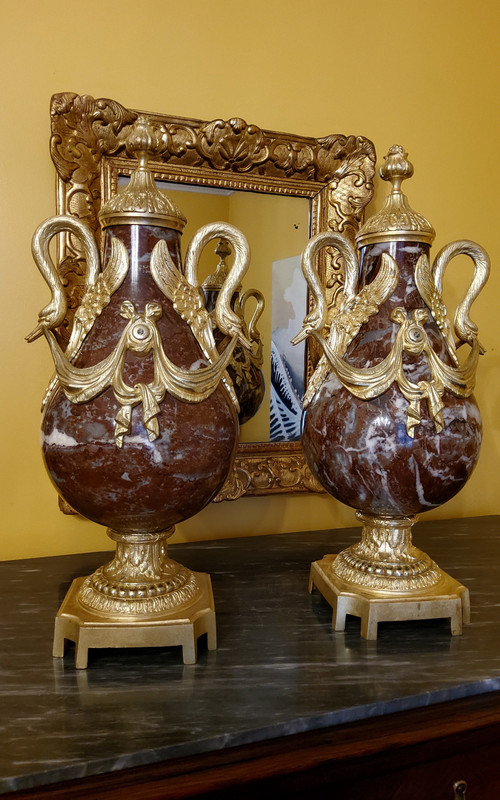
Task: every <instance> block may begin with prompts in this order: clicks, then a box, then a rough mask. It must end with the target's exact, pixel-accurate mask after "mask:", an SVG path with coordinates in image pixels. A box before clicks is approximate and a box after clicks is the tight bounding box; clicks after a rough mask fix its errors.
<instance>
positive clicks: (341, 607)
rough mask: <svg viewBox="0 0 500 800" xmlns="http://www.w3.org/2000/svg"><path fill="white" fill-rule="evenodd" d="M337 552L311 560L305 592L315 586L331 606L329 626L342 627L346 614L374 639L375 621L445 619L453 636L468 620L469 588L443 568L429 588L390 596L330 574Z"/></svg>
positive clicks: (343, 626)
mask: <svg viewBox="0 0 500 800" xmlns="http://www.w3.org/2000/svg"><path fill="white" fill-rule="evenodd" d="M336 558H337V555H327V556H324V558H322V559H321V560H320V561H313V563H312V564H311V573H310V576H309V592H312V590H313V589H314V588H315V587H316V589H318V591H319V592H320V594H322V595H323V597H324V598H325V600H326V601H327V602H328V603H329V604H330V605H331V607H332V609H333V615H332V627H333V628H334V630H336V631H343V630H345V619H346V616H347V614H352V615H353V616H354V617H361V636H363V638H365V639H376V638H377V634H378V623H379V622H391V621H403V620H411V619H446V618H448V617H449V619H450V623H451V632H452V634H453V635H457V634H461V633H462V622H464V623H468V622H470V602H469V590H468V589H467V588H466V587H465V586H463V585H462V584H461V583H459V582H458V581H456V580H455V579H454V578H452V577H451V576H450V575H448V574H447V573H446V572H443V570H439V572H440V575H441V577H440V580H439V581H438V582H437V583H436V584H434V586H431V587H430V588H429V589H419V590H416V591H413V592H411V593H408V594H407V595H406V594H402V593H401V594H396V593H395V592H394V593H393V594H392V595H389V593H388V592H386V593H381V592H380V593H378V592H369V591H367V590H366V589H362V588H361V587H360V588H358V587H356V586H355V585H353V584H352V583H348V582H347V581H344V580H342V579H341V578H337V576H336V575H334V574H333V573H332V566H333V562H334V561H335V559H336Z"/></svg>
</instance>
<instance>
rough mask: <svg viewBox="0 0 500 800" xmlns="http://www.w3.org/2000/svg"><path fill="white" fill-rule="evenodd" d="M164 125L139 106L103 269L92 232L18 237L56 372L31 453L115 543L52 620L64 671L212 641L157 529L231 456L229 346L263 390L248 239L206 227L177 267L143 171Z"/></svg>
mask: <svg viewBox="0 0 500 800" xmlns="http://www.w3.org/2000/svg"><path fill="white" fill-rule="evenodd" d="M163 134H164V131H163V130H162V128H161V126H157V127H156V128H154V127H153V126H152V125H151V124H150V123H149V122H148V121H147V120H146V119H145V118H139V119H138V120H137V122H136V123H135V125H134V126H133V129H132V132H131V133H130V135H129V137H128V139H127V143H126V146H127V150H128V152H129V154H135V156H136V157H137V159H138V166H137V169H136V170H135V172H134V173H133V174H132V177H131V179H130V182H129V184H128V185H127V186H126V187H125V189H123V190H122V191H120V192H118V194H117V195H115V196H114V197H112V198H111V200H110V201H108V202H107V203H106V204H105V205H104V206H103V208H102V210H101V212H100V215H99V218H100V223H101V226H102V229H103V269H102V271H101V268H100V259H99V254H98V250H97V245H96V243H95V241H94V238H93V236H92V235H91V233H90V232H89V231H88V229H87V228H86V227H85V226H84V225H83V224H82V223H80V222H79V221H78V220H76V219H74V218H72V217H64V216H63V217H54V218H52V219H50V220H47V221H46V222H45V223H43V224H42V225H41V226H40V227H39V229H38V230H37V232H36V234H35V236H34V239H33V248H32V249H33V255H34V258H35V261H36V263H37V265H38V267H39V269H40V271H41V272H42V274H43V276H44V277H45V279H46V280H47V283H48V284H49V286H50V288H51V289H52V300H51V302H50V303H49V305H48V306H46V307H45V308H44V309H43V310H42V311H41V313H40V317H39V324H38V325H37V327H36V328H35V330H34V331H33V332H32V333H31V334H30V335H29V336H28V337H27V338H28V340H29V341H32V340H33V339H35V338H37V337H38V336H39V335H40V334H42V333H43V334H44V335H45V337H46V339H47V341H48V344H49V346H50V349H51V352H52V356H53V359H54V364H55V368H56V374H55V377H54V379H53V380H52V382H51V384H50V386H49V389H48V391H47V394H46V397H45V400H44V413H43V421H42V449H43V455H44V459H45V464H46V467H47V470H48V473H49V475H50V477H51V479H52V481H53V483H54V485H55V486H56V489H57V491H58V492H59V494H60V495H61V496H62V497H63V498H64V500H65V501H66V502H67V503H68V504H69V505H70V506H71V507H72V508H73V509H74V510H75V511H76V512H78V513H80V514H82V515H83V516H84V517H87V518H88V519H90V520H93V521H95V522H98V523H100V524H101V525H106V526H107V527H108V529H109V530H108V533H109V535H110V536H111V538H112V539H113V540H115V541H116V542H117V547H116V554H115V557H114V559H113V560H112V561H111V563H109V564H107V565H106V566H103V567H101V568H100V569H98V570H97V571H96V572H95V573H94V574H93V575H91V576H89V577H87V578H82V579H78V580H77V581H75V582H74V584H73V586H72V587H71V589H70V591H69V592H68V595H67V596H66V599H65V601H64V603H63V606H62V607H61V609H60V611H59V614H58V616H57V618H56V631H55V638H54V655H56V656H62V655H63V651H64V640H65V639H70V640H73V641H75V643H76V646H77V652H76V665H77V667H85V666H86V665H87V652H88V648H89V647H113V646H116V647H118V646H154V645H156V646H161V645H171V644H177V645H182V646H183V648H184V650H183V653H184V661H185V662H193V661H195V660H196V642H197V639H198V637H199V636H200V635H201V634H202V633H207V634H208V645H209V648H214V647H215V611H214V604H213V597H212V591H211V586H210V579H209V576H208V575H205V574H203V573H193V572H191V570H189V569H187V568H185V567H183V566H181V565H179V564H177V563H176V562H174V561H172V560H171V559H170V558H169V557H168V555H167V547H166V541H167V539H168V537H169V536H170V535H171V534H172V532H173V529H174V526H175V525H176V523H178V522H180V521H181V520H184V519H186V518H189V517H191V516H193V515H194V514H196V513H197V512H199V511H200V510H201V509H202V508H204V507H205V506H206V505H207V504H208V503H210V501H211V500H213V498H214V497H215V496H216V495H217V493H218V492H219V490H220V489H221V488H222V486H223V484H224V482H225V480H226V478H227V476H228V474H229V471H230V469H231V467H232V463H233V458H234V455H235V450H236V447H237V443H238V431H239V423H238V411H239V402H238V397H237V392H236V390H235V385H234V384H233V381H232V380H231V378H230V376H229V373H228V369H229V367H230V365H231V363H232V360H233V359H234V358H235V356H236V357H237V359H238V362H239V363H241V362H242V361H244V360H245V359H244V356H243V353H245V352H246V351H248V352H249V354H250V355H249V357H248V359H247V362H248V363H250V362H251V366H252V367H253V372H252V373H251V375H250V380H252V378H255V381H256V387H257V390H258V392H260V396H261V394H262V391H261V390H262V385H261V382H260V381H259V378H260V375H259V374H258V373H259V371H258V365H257V366H256V365H255V352H256V350H257V351H258V349H259V347H258V343H257V347H255V345H256V343H255V341H252V336H251V335H250V334H249V332H248V328H247V326H246V324H245V322H244V318H243V311H242V300H241V299H240V298H239V291H240V288H241V281H242V279H243V276H244V275H245V272H246V270H247V268H248V263H249V248H248V244H247V242H246V240H245V238H244V236H243V235H242V234H241V233H240V232H239V231H238V230H237V229H236V228H234V227H233V226H231V225H229V224H227V223H212V224H208V225H205V226H204V227H203V228H201V229H200V230H199V231H198V232H197V233H196V234H195V236H194V237H193V239H192V241H191V243H190V245H189V247H188V250H187V253H186V258H185V264H184V267H182V265H181V253H180V236H181V232H182V230H183V228H184V226H185V223H186V220H185V218H184V216H183V215H182V213H181V212H180V211H179V210H178V209H177V208H176V207H175V205H174V204H173V203H172V202H171V201H170V200H169V199H168V198H167V196H166V195H165V194H164V193H162V192H160V191H159V190H158V188H157V187H156V185H155V182H154V179H153V175H152V173H151V172H150V170H149V168H148V159H149V158H150V156H152V155H154V154H155V153H156V152H157V151H159V147H160V146H161V140H162V136H163ZM60 231H68V232H69V233H70V234H71V235H72V236H74V237H76V238H77V239H79V240H80V243H81V247H82V250H83V253H84V256H85V260H86V263H87V275H86V286H85V291H84V295H83V298H82V300H81V303H80V305H79V307H78V309H77V310H76V313H75V316H74V321H73V326H72V331H71V336H70V340H69V343H68V345H67V347H66V349H65V350H64V351H63V350H62V348H61V346H60V339H59V337H58V333H57V328H58V326H60V325H61V324H62V323H63V321H64V320H65V317H66V313H67V300H66V295H65V292H64V287H63V285H62V282H61V279H60V277H59V275H58V272H57V270H56V268H55V266H54V264H53V263H52V261H51V258H50V253H49V245H50V241H51V239H52V238H53V236H54V235H55V234H57V233H59V232H60ZM221 239H222V240H223V241H224V242H225V243H226V245H227V244H229V246H230V249H231V250H232V251H233V254H234V261H233V264H232V267H231V269H228V270H227V274H225V275H224V278H223V280H222V281H221V282H220V284H219V285H218V286H217V287H216V289H217V291H216V292H215V295H216V296H215V297H212V300H213V302H212V307H211V308H210V309H207V306H206V303H205V297H204V294H203V290H202V287H201V286H199V284H198V278H197V264H198V260H199V256H200V254H201V251H202V250H203V248H204V247H205V246H206V245H207V243H209V242H210V241H211V240H217V241H219V242H220V241H221ZM257 354H258V352H257ZM247 362H245V364H246V363H247ZM247 373H248V370H247ZM233 376H234V374H233ZM243 378H244V379H243V380H242V381H240V396H242V394H243V395H244V400H245V407H247V406H248V397H247V395H248V393H249V387H248V379H246V380H245V375H243ZM245 393H246V394H245ZM250 393H251V392H250ZM247 413H248V412H247Z"/></svg>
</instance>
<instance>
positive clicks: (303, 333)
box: [291, 328, 307, 344]
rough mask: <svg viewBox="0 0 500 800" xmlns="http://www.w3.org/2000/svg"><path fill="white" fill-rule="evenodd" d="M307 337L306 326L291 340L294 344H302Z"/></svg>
mask: <svg viewBox="0 0 500 800" xmlns="http://www.w3.org/2000/svg"><path fill="white" fill-rule="evenodd" d="M306 338H307V331H306V330H305V328H304V329H303V330H301V332H300V333H298V334H297V336H294V337H293V339H292V340H291V343H292V344H300V343H301V342H303V341H304V339H306Z"/></svg>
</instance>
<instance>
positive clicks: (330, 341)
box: [296, 145, 489, 618]
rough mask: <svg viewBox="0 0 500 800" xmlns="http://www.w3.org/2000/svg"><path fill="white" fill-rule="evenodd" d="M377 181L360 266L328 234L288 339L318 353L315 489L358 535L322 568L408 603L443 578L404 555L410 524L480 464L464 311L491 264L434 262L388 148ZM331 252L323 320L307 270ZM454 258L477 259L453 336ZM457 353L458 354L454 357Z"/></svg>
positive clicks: (403, 174)
mask: <svg viewBox="0 0 500 800" xmlns="http://www.w3.org/2000/svg"><path fill="white" fill-rule="evenodd" d="M380 174H381V176H382V177H383V178H384V179H386V180H389V181H390V182H391V183H392V191H391V193H390V195H389V197H388V198H387V200H386V203H385V205H384V207H383V209H382V210H381V211H380V212H379V213H378V214H376V215H375V216H374V217H372V218H371V219H369V220H368V221H367V222H366V223H365V225H364V226H363V227H362V228H361V230H360V232H359V234H358V236H357V243H358V246H359V249H360V255H359V256H358V253H357V252H356V251H355V249H354V247H353V245H352V244H351V242H350V241H349V240H347V239H345V238H344V237H342V236H341V235H339V234H328V233H325V234H318V235H317V236H316V237H314V238H313V239H312V240H311V241H310V243H309V245H308V247H307V248H306V250H305V251H304V255H303V269H304V274H305V276H306V279H307V281H308V283H309V287H310V290H311V293H312V297H313V306H312V310H311V311H310V313H309V314H308V315H307V317H306V319H305V321H304V327H303V331H302V332H301V334H299V335H298V336H297V337H296V340H297V341H299V340H300V339H301V338H303V337H304V336H305V335H309V336H312V337H313V338H314V339H315V340H316V342H317V343H318V345H319V348H320V352H321V353H322V355H321V358H320V360H319V362H318V364H317V366H316V369H315V371H314V373H313V375H312V377H311V380H310V382H309V385H308V388H307V392H306V395H305V398H304V413H303V419H302V444H303V447H304V452H305V455H306V458H307V461H308V464H309V467H310V469H311V471H312V472H313V474H314V475H315V476H316V477H317V479H318V480H319V482H320V483H321V484H322V485H323V487H324V488H325V489H326V490H327V491H328V492H329V493H330V494H331V495H332V496H333V497H335V498H336V499H338V500H340V501H341V502H343V503H346V504H347V505H349V506H351V507H353V508H355V509H356V510H357V512H358V518H359V519H360V520H361V521H362V522H363V525H364V527H363V532H362V539H361V542H359V543H358V544H357V545H354V546H353V547H352V548H349V549H348V551H344V552H343V553H340V554H339V555H338V556H336V557H335V559H334V561H333V562H332V563H331V564H330V565H329V567H328V571H329V573H330V576H333V577H332V580H334V581H335V580H337V585H336V587H335V591H336V592H337V591H343V589H344V588H345V587H346V586H347V588H348V589H350V590H352V589H353V587H358V589H361V590H362V591H363V592H368V593H372V594H373V595H374V596H375V595H377V594H379V595H380V594H382V595H387V597H391V595H392V596H396V595H398V594H399V595H402V596H404V597H406V598H408V597H411V596H415V597H418V596H419V593H420V592H422V591H428V590H430V589H432V587H439V586H441V584H442V582H443V575H444V573H442V571H441V570H440V569H439V567H438V566H437V565H436V564H435V563H434V562H433V561H432V560H431V559H430V558H429V556H427V555H426V554H425V553H422V552H421V551H419V550H417V548H415V547H414V545H413V544H412V539H411V526H412V524H413V523H414V521H415V515H417V514H418V513H420V512H422V511H426V510H429V509H432V508H436V507H437V506H440V505H442V504H443V503H445V502H446V501H447V500H449V499H450V498H451V497H453V496H454V495H455V494H456V493H457V492H458V491H459V490H460V489H461V488H462V487H463V486H464V484H465V483H466V481H467V480H468V478H469V477H470V475H471V473H472V471H473V469H474V467H475V465H476V463H477V460H478V457H479V449H480V445H481V418H480V414H479V410H478V407H477V404H476V402H475V399H474V396H473V388H474V382H475V373H476V367H477V362H478V357H479V354H480V353H481V352H483V350H482V347H481V345H480V343H479V340H478V337H477V327H476V325H475V324H474V323H473V322H472V320H471V319H470V315H469V312H470V309H471V305H472V303H473V302H474V300H475V298H476V297H477V295H478V293H479V291H480V290H481V288H482V287H483V285H484V283H485V282H486V280H487V277H488V273H489V260H488V256H487V254H486V253H485V251H484V250H483V249H482V248H481V247H480V246H479V245H477V244H475V243H474V242H471V241H467V240H463V241H458V242H454V243H452V244H450V245H447V246H446V247H444V248H443V249H442V250H441V251H440V252H439V253H438V255H437V256H436V258H435V260H434V262H433V263H432V264H431V260H430V253H429V250H430V244H431V243H432V241H433V238H434V236H435V233H434V230H433V228H432V226H431V224H430V223H429V222H428V221H427V220H426V219H425V217H423V216H422V215H420V214H417V213H416V212H414V211H413V209H411V207H410V206H409V204H408V201H407V198H406V196H405V195H404V194H403V192H402V191H401V183H402V181H403V180H404V179H405V178H409V177H411V175H412V174H413V167H412V165H411V164H410V162H409V161H408V160H407V154H406V153H405V152H404V150H403V149H402V148H401V147H399V146H397V145H395V146H394V147H393V148H391V150H390V151H389V154H388V155H387V156H386V164H385V165H384V167H382V169H381V172H380ZM326 246H328V247H334V248H336V249H337V250H338V251H339V252H340V254H341V255H342V257H343V260H344V263H345V269H346V279H345V285H344V290H343V293H342V296H341V297H340V301H339V303H338V304H337V305H336V307H335V308H333V309H327V308H326V304H325V299H324V296H323V293H322V290H321V285H320V283H319V280H318V276H317V274H316V268H315V265H314V261H315V257H316V254H317V252H318V251H319V250H320V249H321V248H322V247H326ZM461 254H466V255H468V256H470V258H471V259H472V261H473V264H474V274H473V279H472V282H471V285H470V287H469V290H468V291H467V293H466V296H465V298H464V300H463V301H462V302H461V303H460V304H459V306H458V308H457V311H456V314H455V320H454V326H453V327H452V324H451V322H450V320H449V319H448V316H447V311H446V307H445V305H444V303H443V300H442V283H443V275H444V272H445V269H446V266H447V265H448V263H449V261H450V260H451V259H452V258H453V257H454V256H456V255H461ZM454 334H455V335H454ZM455 337H456V339H457V340H458V344H457V343H456V341H455ZM465 343H467V344H468V345H469V346H470V347H469V348H464V350H468V352H467V354H466V355H463V353H464V350H462V351H461V352H460V353H459V352H458V348H459V346H460V345H462V344H465ZM339 581H340V582H344V583H343V588H342V589H339V583H338V582H339ZM463 588H464V587H462V589H463ZM441 589H442V586H441ZM441 589H440V591H441ZM346 591H347V590H346ZM441 593H442V594H446V592H444V591H443V592H441ZM438 594H439V592H438ZM462 594H463V593H462ZM416 606H418V603H417V604H416ZM416 606H415V608H416ZM353 613H354V612H353ZM394 613H396V612H394ZM397 613H403V612H401V611H400V612H397ZM360 615H361V614H360ZM430 615H431V616H432V615H434V616H436V615H438V614H430ZM445 616H446V614H445ZM393 618H398V617H393ZM403 618H406V617H403Z"/></svg>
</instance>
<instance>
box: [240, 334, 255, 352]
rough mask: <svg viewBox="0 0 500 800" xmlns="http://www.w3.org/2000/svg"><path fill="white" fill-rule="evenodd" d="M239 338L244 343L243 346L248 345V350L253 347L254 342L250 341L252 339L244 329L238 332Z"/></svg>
mask: <svg viewBox="0 0 500 800" xmlns="http://www.w3.org/2000/svg"><path fill="white" fill-rule="evenodd" d="M238 340H239V341H240V343H241V344H242V345H243V347H246V349H247V350H251V349H252V342H251V341H250V339H247V337H246V336H245V334H244V333H243V332H242V331H239V332H238Z"/></svg>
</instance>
